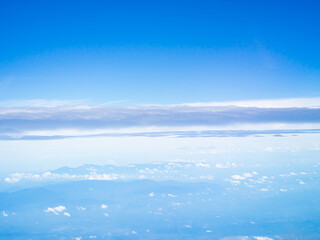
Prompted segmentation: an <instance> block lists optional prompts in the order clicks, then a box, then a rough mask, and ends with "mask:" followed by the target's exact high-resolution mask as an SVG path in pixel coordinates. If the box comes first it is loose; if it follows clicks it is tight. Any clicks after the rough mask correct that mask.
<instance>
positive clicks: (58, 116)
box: [0, 105, 320, 138]
mask: <svg viewBox="0 0 320 240" xmlns="http://www.w3.org/2000/svg"><path fill="white" fill-rule="evenodd" d="M247 123H248V124H261V123H263V124H268V123H298V124H299V123H320V108H258V107H237V106H206V107H204V106H184V105H177V106H153V107H101V106H66V107H52V108H0V134H1V135H2V138H3V136H4V135H10V134H19V133H22V132H25V131H34V130H55V129H80V130H83V129H101V128H127V127H150V126H152V127H180V126H181V127H188V126H190V127H191V126H228V125H233V124H247Z"/></svg>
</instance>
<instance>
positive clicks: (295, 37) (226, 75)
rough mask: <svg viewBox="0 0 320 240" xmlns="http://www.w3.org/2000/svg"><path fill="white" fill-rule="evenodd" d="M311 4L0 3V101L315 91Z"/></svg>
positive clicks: (315, 21)
mask: <svg viewBox="0 0 320 240" xmlns="http://www.w3.org/2000/svg"><path fill="white" fill-rule="evenodd" d="M319 12H320V3H319V2H318V1H269V0H268V1H186V0H184V1H172V0H170V1H81V0H78V1H15V0H12V1H1V3H0V35H1V37H0V101H5V100H9V99H16V100H19V99H59V100H65V99H71V100H72V99H75V100H77V99H85V100H86V101H88V102H89V103H104V102H110V101H123V103H124V104H139V103H159V104H167V103H183V102H196V101H226V100H246V99H272V98H291V97H318V96H320V78H319V77H320V73H319V69H320V57H319V56H320V44H319V42H320V28H319V26H320V14H319Z"/></svg>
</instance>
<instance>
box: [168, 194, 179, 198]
mask: <svg viewBox="0 0 320 240" xmlns="http://www.w3.org/2000/svg"><path fill="white" fill-rule="evenodd" d="M168 197H173V198H175V197H177V195H174V194H171V193H168Z"/></svg>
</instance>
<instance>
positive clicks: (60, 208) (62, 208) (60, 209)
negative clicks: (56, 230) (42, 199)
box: [44, 205, 67, 215]
mask: <svg viewBox="0 0 320 240" xmlns="http://www.w3.org/2000/svg"><path fill="white" fill-rule="evenodd" d="M66 209H67V208H66V207H65V206H61V205H60V206H57V207H54V208H51V207H48V208H47V209H45V210H44V212H47V213H50V212H52V213H54V214H55V215H59V214H60V213H61V212H63V211H65V210H66Z"/></svg>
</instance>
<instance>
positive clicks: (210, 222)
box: [0, 161, 320, 240]
mask: <svg viewBox="0 0 320 240" xmlns="http://www.w3.org/2000/svg"><path fill="white" fill-rule="evenodd" d="M276 164H277V165H278V167H277V168H275V165H276ZM318 167H319V165H318V164H317V163H315V162H309V163H308V162H304V163H296V164H288V163H282V164H280V163H276V161H270V162H269V163H265V164H264V165H263V166H261V165H260V166H257V165H255V164H252V165H241V164H240V165H237V164H235V163H230V162H226V163H216V164H215V165H212V164H211V165H210V164H208V163H206V162H187V161H186V162H183V161H175V162H168V163H163V164H140V165H131V166H110V165H108V166H95V165H85V166H82V167H78V168H61V169H58V170H56V171H51V172H44V173H15V174H12V175H10V176H7V177H5V178H3V180H2V183H1V188H2V192H1V193H0V210H1V216H0V226H1V227H0V238H1V239H76V240H79V239H225V240H226V239H229V240H231V239H243V240H247V239H256V240H270V239H319V238H320V230H319V229H320V228H319V227H320V197H319V196H320V187H319V174H318V172H317V171H318Z"/></svg>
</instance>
